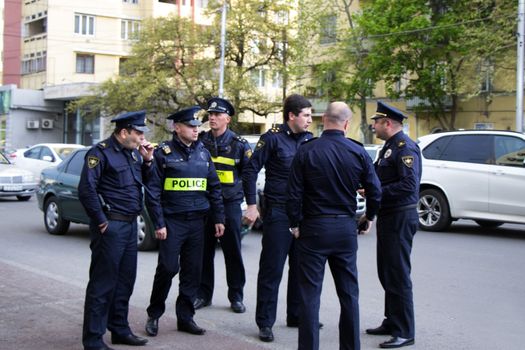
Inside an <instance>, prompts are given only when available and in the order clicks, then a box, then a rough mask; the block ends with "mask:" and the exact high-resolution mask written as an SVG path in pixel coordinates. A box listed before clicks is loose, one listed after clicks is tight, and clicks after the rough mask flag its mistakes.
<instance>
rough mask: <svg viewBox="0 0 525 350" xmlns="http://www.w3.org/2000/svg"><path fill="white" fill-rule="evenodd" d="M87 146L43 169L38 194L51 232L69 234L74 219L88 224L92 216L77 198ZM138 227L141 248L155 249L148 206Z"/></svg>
mask: <svg viewBox="0 0 525 350" xmlns="http://www.w3.org/2000/svg"><path fill="white" fill-rule="evenodd" d="M88 150H89V148H81V149H76V150H74V151H73V152H72V153H71V154H70V156H69V157H67V158H66V159H65V160H64V161H63V162H61V163H60V164H59V165H58V166H56V167H50V168H46V169H44V170H42V173H41V176H40V184H39V187H38V190H37V193H36V196H37V199H38V207H39V208H40V210H42V211H43V212H44V225H45V226H46V230H47V232H49V233H50V234H53V235H63V234H66V233H67V231H68V229H69V224H70V223H71V222H74V223H79V224H89V217H88V216H87V214H86V211H85V210H84V207H83V206H82V204H81V203H80V201H79V199H78V183H79V181H80V173H81V171H82V166H83V164H84V157H85V155H86V152H87V151H88ZM137 228H138V229H137V242H138V249H139V250H151V249H155V248H156V247H157V240H156V239H155V229H154V227H153V224H152V222H151V219H150V216H149V214H148V211H147V209H146V208H144V210H143V211H142V213H141V214H140V215H139V216H138V217H137Z"/></svg>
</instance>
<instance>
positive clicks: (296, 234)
mask: <svg viewBox="0 0 525 350" xmlns="http://www.w3.org/2000/svg"><path fill="white" fill-rule="evenodd" d="M290 233H291V234H292V236H294V237H295V238H299V227H290Z"/></svg>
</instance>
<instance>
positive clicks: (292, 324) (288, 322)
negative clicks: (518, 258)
mask: <svg viewBox="0 0 525 350" xmlns="http://www.w3.org/2000/svg"><path fill="white" fill-rule="evenodd" d="M286 327H292V328H297V327H299V321H298V320H297V319H292V318H287V319H286ZM323 327H324V324H322V323H321V322H319V329H321V328H323Z"/></svg>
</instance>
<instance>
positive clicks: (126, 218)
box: [106, 212, 137, 222]
mask: <svg viewBox="0 0 525 350" xmlns="http://www.w3.org/2000/svg"><path fill="white" fill-rule="evenodd" d="M106 217H107V218H108V219H109V220H117V221H125V222H133V221H134V220H136V219H137V215H124V214H119V213H112V212H108V213H106Z"/></svg>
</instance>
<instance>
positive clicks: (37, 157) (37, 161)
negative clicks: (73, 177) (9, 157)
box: [14, 143, 85, 178]
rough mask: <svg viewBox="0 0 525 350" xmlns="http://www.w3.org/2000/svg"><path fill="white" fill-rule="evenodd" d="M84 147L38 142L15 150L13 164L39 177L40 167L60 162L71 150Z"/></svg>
mask: <svg viewBox="0 0 525 350" xmlns="http://www.w3.org/2000/svg"><path fill="white" fill-rule="evenodd" d="M84 147H85V146H82V145H77V144H70V143H40V144H37V145H34V146H32V147H29V148H23V149H19V150H17V151H16V152H15V157H14V159H15V164H16V166H17V168H20V169H26V170H29V171H31V172H32V173H33V174H34V175H35V177H36V178H39V177H40V172H41V171H42V169H44V168H47V167H50V166H55V165H58V164H60V163H62V161H63V160H64V159H65V158H66V157H67V156H68V155H69V154H70V153H71V152H73V151H74V150H76V149H78V148H84Z"/></svg>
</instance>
